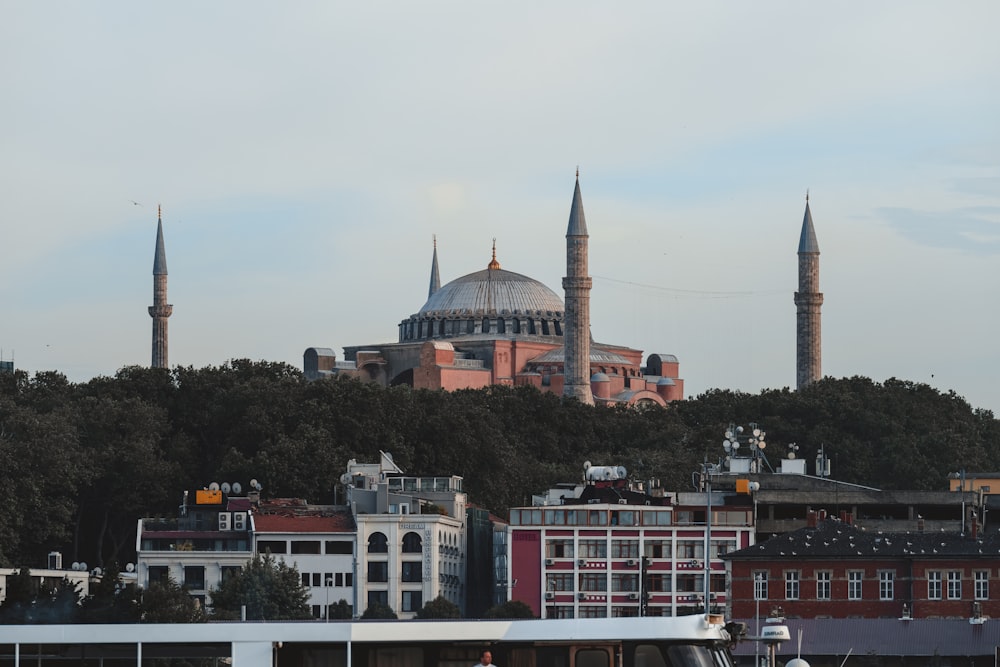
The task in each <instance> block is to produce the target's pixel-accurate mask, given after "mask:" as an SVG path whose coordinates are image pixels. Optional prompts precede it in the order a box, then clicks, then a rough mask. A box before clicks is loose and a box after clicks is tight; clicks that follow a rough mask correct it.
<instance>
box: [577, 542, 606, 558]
mask: <svg viewBox="0 0 1000 667" xmlns="http://www.w3.org/2000/svg"><path fill="white" fill-rule="evenodd" d="M607 557H608V543H607V541H606V540H580V558H607Z"/></svg>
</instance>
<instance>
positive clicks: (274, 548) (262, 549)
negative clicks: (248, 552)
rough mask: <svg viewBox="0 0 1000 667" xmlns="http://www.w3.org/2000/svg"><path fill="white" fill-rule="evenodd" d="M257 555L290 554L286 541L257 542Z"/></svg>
mask: <svg viewBox="0 0 1000 667" xmlns="http://www.w3.org/2000/svg"><path fill="white" fill-rule="evenodd" d="M257 553H259V554H264V553H272V554H284V553H288V542H286V541H285V540H257Z"/></svg>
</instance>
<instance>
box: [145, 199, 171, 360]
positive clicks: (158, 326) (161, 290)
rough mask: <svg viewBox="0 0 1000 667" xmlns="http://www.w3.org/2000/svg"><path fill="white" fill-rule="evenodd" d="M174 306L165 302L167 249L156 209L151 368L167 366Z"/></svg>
mask: <svg viewBox="0 0 1000 667" xmlns="http://www.w3.org/2000/svg"><path fill="white" fill-rule="evenodd" d="M173 312H174V307H173V306H171V305H170V304H168V303H167V251H166V250H164V248H163V211H162V209H160V208H159V207H157V210H156V254H155V255H154V256H153V305H152V306H150V307H149V316H150V317H152V318H153V363H152V367H153V368H169V366H168V362H167V318H168V317H170V315H171V314H172V313H173Z"/></svg>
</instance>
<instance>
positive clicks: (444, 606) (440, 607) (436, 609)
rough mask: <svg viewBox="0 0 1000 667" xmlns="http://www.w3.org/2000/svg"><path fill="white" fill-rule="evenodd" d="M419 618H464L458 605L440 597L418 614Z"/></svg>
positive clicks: (426, 605)
mask: <svg viewBox="0 0 1000 667" xmlns="http://www.w3.org/2000/svg"><path fill="white" fill-rule="evenodd" d="M417 618H462V612H461V611H460V610H459V608H458V605H457V604H455V603H454V602H452V601H451V600H449V599H447V598H445V597H444V596H443V595H439V596H437V597H436V598H434V599H433V600H431V601H430V602H428V603H427V604H425V605H424V607H423V609H421V610H420V611H418V612H417Z"/></svg>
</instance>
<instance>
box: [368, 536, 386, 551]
mask: <svg viewBox="0 0 1000 667" xmlns="http://www.w3.org/2000/svg"><path fill="white" fill-rule="evenodd" d="M368 553H370V554H387V553H389V540H387V539H386V537H385V534H383V533H372V534H371V535H370V536H369V537H368Z"/></svg>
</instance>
